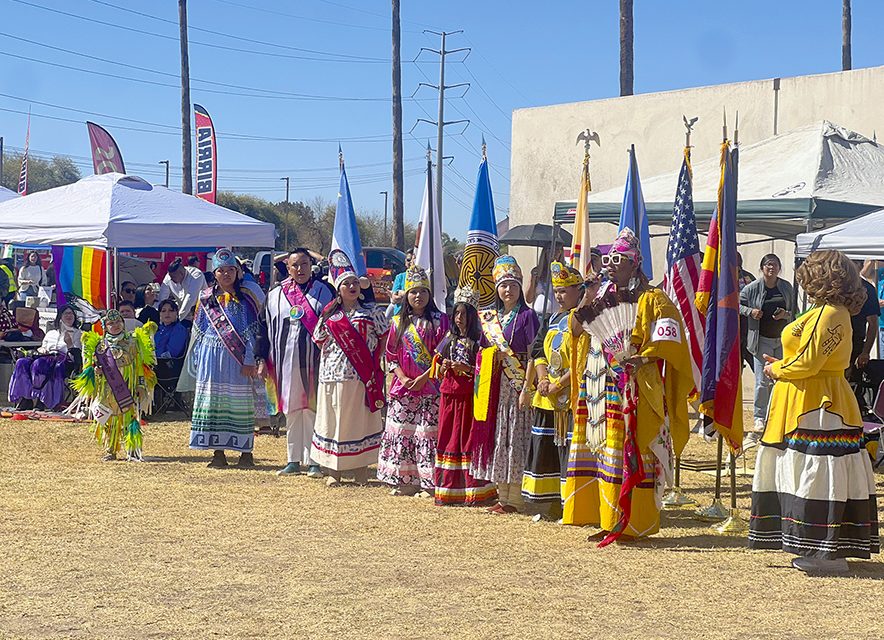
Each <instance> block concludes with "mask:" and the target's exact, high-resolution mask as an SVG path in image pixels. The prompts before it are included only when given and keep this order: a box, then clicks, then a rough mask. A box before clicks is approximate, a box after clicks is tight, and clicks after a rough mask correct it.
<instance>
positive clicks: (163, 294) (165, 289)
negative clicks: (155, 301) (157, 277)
mask: <svg viewBox="0 0 884 640" xmlns="http://www.w3.org/2000/svg"><path fill="white" fill-rule="evenodd" d="M205 288H206V278H205V277H204V276H203V274H199V276H196V275H194V273H193V272H192V271H191V270H190V269H188V268H186V267H185V266H184V265H183V264H182V262H181V258H175V259H174V260H173V261H172V263H171V264H170V265H169V272H168V273H167V274H166V277H165V278H164V279H163V285H162V286H161V287H160V295H159V299H160V300H167V299H168V298H173V299H174V300H175V302H177V303H178V315H179V316H180V317H181V319H182V321H185V320H186V321H191V320H193V311H194V307H195V306H196V303H197V300H199V295H200V291H202V290H203V289H205Z"/></svg>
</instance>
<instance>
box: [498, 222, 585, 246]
mask: <svg viewBox="0 0 884 640" xmlns="http://www.w3.org/2000/svg"><path fill="white" fill-rule="evenodd" d="M552 235H553V228H552V226H550V225H548V224H520V225H519V226H518V227H513V228H512V229H510V230H509V231H507V232H506V233H505V234H503V235H502V236H501V237H500V238H499V242H500V244H507V245H510V246H511V247H547V246H549V245H550V244H551V243H552ZM556 244H557V245H559V246H563V247H565V246H571V234H570V233H568V232H567V231H565V230H564V229H562V228H561V227H557V228H556Z"/></svg>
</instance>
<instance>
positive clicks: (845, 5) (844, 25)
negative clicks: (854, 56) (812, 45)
mask: <svg viewBox="0 0 884 640" xmlns="http://www.w3.org/2000/svg"><path fill="white" fill-rule="evenodd" d="M852 22H853V21H852V19H851V16H850V0H843V2H842V4H841V70H842V71H850V70H851V69H852V68H853V61H852V60H851V51H850V50H851V47H850V31H851V26H852Z"/></svg>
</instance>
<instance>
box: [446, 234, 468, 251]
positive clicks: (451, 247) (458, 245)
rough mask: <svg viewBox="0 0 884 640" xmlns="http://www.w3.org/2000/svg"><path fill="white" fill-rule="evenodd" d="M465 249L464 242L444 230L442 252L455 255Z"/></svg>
mask: <svg viewBox="0 0 884 640" xmlns="http://www.w3.org/2000/svg"><path fill="white" fill-rule="evenodd" d="M463 250H464V243H463V242H461V241H460V240H458V239H457V238H452V237H451V236H450V235H448V234H447V233H445V232H444V231H443V232H442V253H445V254H451V255H455V254H456V253H458V252H460V251H463Z"/></svg>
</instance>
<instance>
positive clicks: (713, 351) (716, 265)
mask: <svg viewBox="0 0 884 640" xmlns="http://www.w3.org/2000/svg"><path fill="white" fill-rule="evenodd" d="M735 160H737V157H736V154H734V155H731V152H730V143H729V142H728V141H727V140H725V141H724V142H723V143H722V144H721V179H720V181H719V186H718V205H717V207H716V212H715V215H714V217H713V219H712V222H711V223H710V225H709V237H708V239H707V241H706V252H705V254H704V256H703V268H702V274H701V279H700V285H699V287H700V290H699V291H698V292H697V307H698V309H699V310H700V313H705V315H706V340H705V343H704V345H703V369H702V379H701V382H700V411H701V412H702V413H703V414H704V415H706V416H708V417H710V418H712V421H713V426H714V427H715V430H716V431H718V432H719V433H720V434H721V436H722V437H723V438H724V439H725V440H726V441H727V443H728V445H729V446H730V448H731V450H732V451H734V452H739V451H740V450H741V449H742V445H743V397H742V396H743V390H742V386H743V385H742V379H741V357H740V319H739V309H740V288H739V283H738V280H737V278H738V275H737V273H738V269H737V171H736V165H735Z"/></svg>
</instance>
